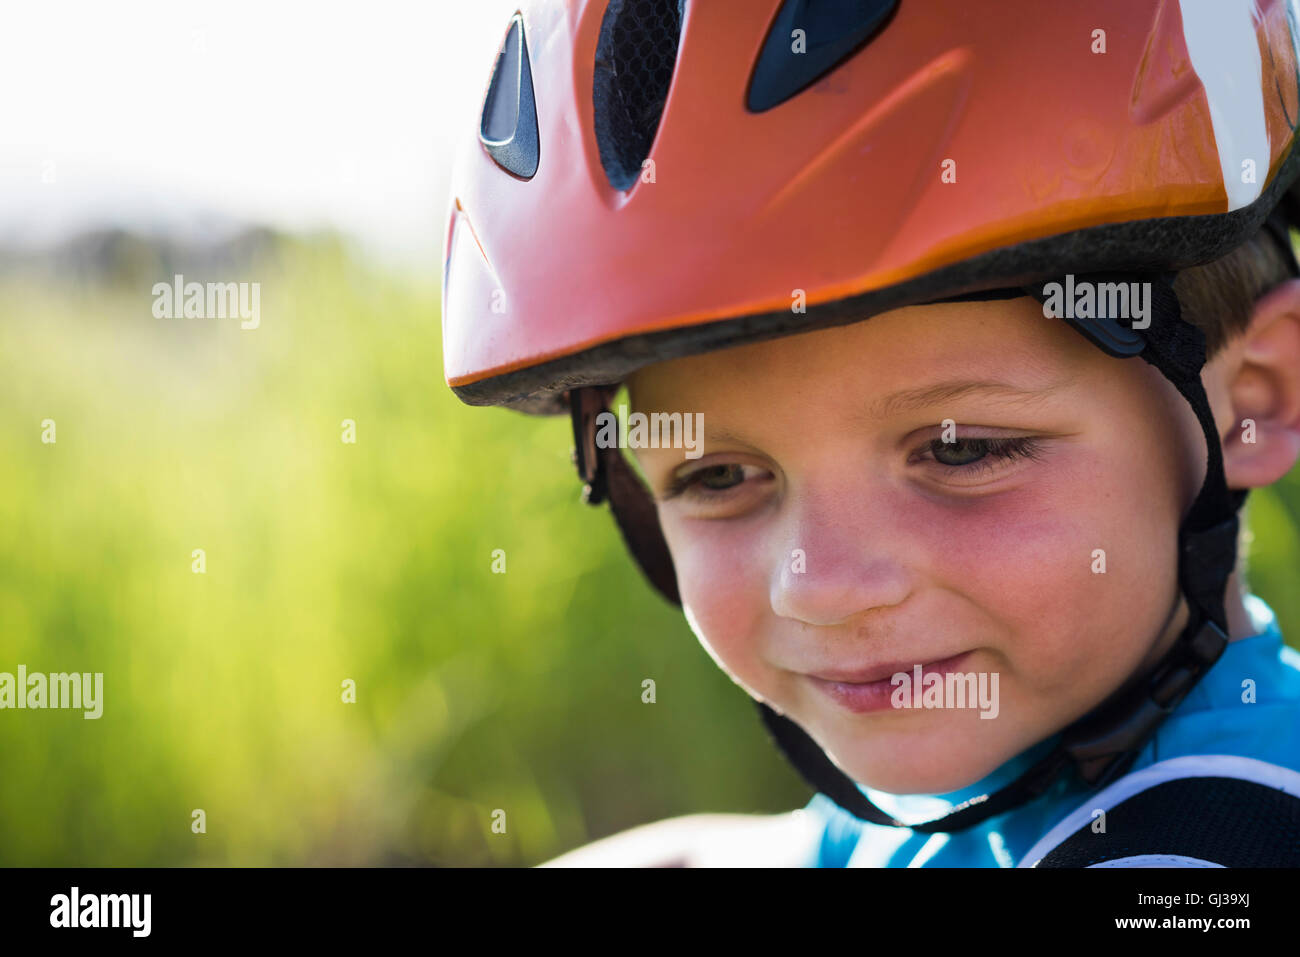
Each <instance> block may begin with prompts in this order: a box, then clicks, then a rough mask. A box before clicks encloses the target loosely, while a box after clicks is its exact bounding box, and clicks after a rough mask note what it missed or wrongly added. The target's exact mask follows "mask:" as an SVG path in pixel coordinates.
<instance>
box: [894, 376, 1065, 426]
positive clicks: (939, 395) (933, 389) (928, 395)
mask: <svg viewBox="0 0 1300 957" xmlns="http://www.w3.org/2000/svg"><path fill="white" fill-rule="evenodd" d="M1068 381H1069V380H1068V379H1063V380H1059V381H1056V382H1050V383H1048V384H1047V385H1045V386H1043V387H1042V388H1038V389H1025V388H1022V387H1020V386H1016V385H1012V384H1011V383H1009V382H1000V381H996V380H970V379H953V380H950V381H947V382H939V383H936V384H935V385H931V386H925V387H923V388H919V389H904V390H902V391H900V392H894V393H892V394H891V395H887V396H885V397H884V398H883V399H878V400H876V402H875V403H873V404H872V406H871V417H872V418H877V419H886V418H889V417H890V416H891V415H898V414H899V413H900V412H910V411H912V410H914V409H923V408H927V407H930V406H934V405H939V404H940V403H943V402H953V401H956V400H957V399H964V398H967V397H969V396H972V395H982V396H984V397H986V398H990V399H1005V400H1007V401H1010V402H1013V403H1017V404H1019V403H1028V402H1032V401H1035V400H1041V399H1045V398H1047V397H1048V396H1049V395H1050V394H1051V393H1052V392H1055V391H1056V390H1057V389H1059V388H1060V387H1061V386H1063V385H1065V384H1066V382H1068Z"/></svg>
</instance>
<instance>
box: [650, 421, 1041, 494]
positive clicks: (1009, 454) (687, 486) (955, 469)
mask: <svg viewBox="0 0 1300 957" xmlns="http://www.w3.org/2000/svg"><path fill="white" fill-rule="evenodd" d="M957 441H958V442H965V443H970V444H974V443H978V444H979V446H980V447H981V448H983V449H984V454H983V455H981V456H980V457H979V458H978V459H976V460H975V461H974V462H969V463H967V464H966V465H944V464H943V463H942V462H936V463H935V464H936V465H939V466H940V468H942V469H943V471H944V472H945V473H947V474H949V475H964V476H972V477H973V476H977V475H980V474H983V473H985V472H988V471H989V470H991V469H995V468H996V466H995V465H993V464H992V463H991V462H990V458H992V459H994V460H1001V461H1012V460H1014V459H1021V458H1023V459H1031V460H1035V461H1037V460H1038V459H1039V458H1040V457H1041V453H1042V444H1041V443H1040V442H1039V441H1038V440H1037V439H1034V438H1032V437H1031V436H1027V435H1024V436H1015V437H1012V438H963V439H958V440H957ZM947 444H950V443H945V442H944V441H943V440H942V439H931V440H930V441H929V442H927V443H926V444H925V446H923V447H922V450H923V451H929V452H932V453H933V451H934V450H936V449H942V448H943V447H944V446H945V445H947ZM735 464H736V463H726V464H723V465H712V466H707V467H705V468H702V469H696V470H695V471H694V472H689V473H687V474H686V475H683V476H679V477H674V478H673V479H672V482H671V484H670V485H669V487H668V489H667V491H665V492H664V494H663V499H664V500H667V499H671V498H677V497H678V496H679V495H688V496H696V497H699V498H708V499H720V498H722V497H724V496H726V495H729V494H731V493H732V492H734V491H735V490H736V489H738V488H740V486H741V485H743V484H744V483H743V481H742V482H740V483H737V484H736V485H733V486H731V488H728V489H722V490H718V491H713V492H709V491H705V490H703V489H702V488H701V487H700V482H701V480H702V478H703V476H704V475H705V474H706V473H708V472H710V471H712V470H713V469H717V468H726V467H729V466H733V465H735ZM738 467H740V468H744V466H738Z"/></svg>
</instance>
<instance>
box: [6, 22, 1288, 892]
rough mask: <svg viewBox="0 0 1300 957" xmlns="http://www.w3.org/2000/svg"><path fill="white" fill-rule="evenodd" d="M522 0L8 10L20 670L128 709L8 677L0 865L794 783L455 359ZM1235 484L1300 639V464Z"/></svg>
mask: <svg viewBox="0 0 1300 957" xmlns="http://www.w3.org/2000/svg"><path fill="white" fill-rule="evenodd" d="M514 7H515V5H514V3H513V2H507V3H501V2H497V0H474V2H459V0H457V2H452V0H435V2H433V3H428V2H418V3H417V2H410V3H403V2H394V0H380V2H374V3H370V4H367V5H366V6H365V7H364V9H358V10H357V11H356V12H355V13H353V14H351V15H349V16H339V15H338V14H337V13H334V12H332V11H331V12H329V13H325V12H323V10H322V8H321V7H320V6H319V5H317V4H307V3H302V4H295V3H274V4H266V3H255V2H223V3H220V4H218V3H185V4H180V3H170V2H167V3H164V2H159V3H147V2H141V0H131V2H126V3H123V4H116V5H103V4H95V3H90V2H82V3H61V2H51V3H43V4H32V5H24V6H21V7H18V8H15V9H11V10H7V11H6V28H5V30H4V31H3V32H2V33H0V117H2V118H3V122H0V463H2V464H0V671H9V672H14V671H16V669H17V666H18V665H19V664H24V665H26V667H27V669H28V671H29V672H37V671H44V672H60V671H83V672H84V671H89V672H103V673H104V713H103V717H102V718H100V719H99V720H95V721H87V720H85V719H84V718H83V717H82V713H81V712H80V711H76V710H69V711H53V710H47V711H12V710H5V711H0V865H92V866H100V865H325V864H354V865H364V864H398V865H402V864H411V865H519V864H535V863H538V862H540V861H543V860H545V859H548V858H550V857H553V856H555V855H557V854H559V853H561V852H563V851H566V850H569V849H571V848H573V847H576V846H578V845H580V844H583V843H586V842H587V841H590V840H592V839H595V838H598V837H602V836H605V835H608V834H611V833H614V832H616V831H620V830H623V829H625V828H628V827H632V826H635V825H638V824H642V823H646V822H649V821H653V820H658V819H660V818H664V817H669V816H674V815H678V814H688V813H695V812H706V811H735V812H777V811H783V810H789V809H792V808H795V807H799V806H802V805H803V804H804V803H806V802H807V800H808V798H809V796H810V794H809V791H808V790H807V789H806V788H805V787H804V786H803V785H802V783H801V782H800V781H799V780H798V778H797V777H796V776H795V775H794V773H793V771H791V770H790V769H789V768H788V767H787V766H786V765H785V763H784V761H783V760H782V759H781V758H780V757H779V756H778V755H777V752H776V751H775V750H774V748H773V747H772V746H771V745H770V744H769V743H768V741H767V739H766V737H765V736H764V734H763V732H762V730H761V726H760V724H759V722H758V720H757V717H756V714H755V711H754V708H753V705H752V704H751V702H750V701H749V699H748V698H747V697H746V696H745V695H744V693H743V692H741V691H740V690H739V689H738V688H736V687H735V686H733V685H732V684H731V682H730V681H729V680H728V679H727V678H726V676H725V675H723V674H722V673H721V672H720V671H719V670H718V669H717V668H716V667H715V666H714V664H713V662H712V661H711V660H710V659H709V658H708V656H707V655H706V654H705V652H704V651H703V650H702V649H701V648H700V647H699V645H698V643H697V642H696V641H695V639H694V637H693V636H692V635H691V633H690V631H689V629H688V628H687V626H686V625H685V623H684V621H683V620H682V619H681V616H680V614H679V613H678V612H677V611H676V610H674V609H672V608H670V607H669V606H667V605H665V604H664V603H663V602H662V601H660V600H659V599H658V598H657V597H656V596H655V595H654V594H653V593H652V592H651V590H650V588H649V587H648V586H647V585H645V584H644V583H643V582H642V580H641V579H640V577H639V575H638V573H637V572H636V571H635V570H634V568H633V566H632V564H631V561H630V559H628V558H627V557H626V556H625V553H624V551H623V548H622V545H621V543H620V542H619V540H618V536H617V533H616V532H615V530H614V526H613V523H612V521H611V520H610V518H609V516H608V515H607V514H606V512H605V511H604V509H601V510H595V509H588V508H586V507H584V506H582V505H581V504H580V503H579V498H578V496H579V487H578V484H577V480H576V477H575V475H574V473H573V469H572V466H571V464H570V459H569V455H570V449H571V445H572V441H571V435H570V432H569V425H568V423H567V421H565V420H561V419H544V420H541V419H532V418H527V417H524V416H522V415H519V414H517V413H509V412H505V411H502V410H495V409H494V410H484V409H471V408H469V407H467V406H464V405H462V404H461V403H460V402H459V400H457V399H456V398H454V396H452V394H451V393H450V391H449V390H448V389H447V388H446V386H445V385H444V384H443V378H442V357H441V354H440V348H439V346H440V321H439V315H438V300H439V283H440V278H441V277H440V256H441V243H442V235H443V226H444V215H445V204H446V190H447V184H448V174H449V171H450V164H451V159H452V152H453V148H454V145H455V143H456V142H457V141H458V140H459V139H460V138H461V137H463V136H465V135H467V134H468V135H472V132H473V130H474V128H475V123H476V118H477V112H478V110H479V108H480V106H481V95H482V91H483V89H484V87H485V84H486V82H487V78H488V73H489V70H490V68H491V64H492V60H493V57H494V55H495V52H496V48H497V46H498V44H499V42H500V40H501V37H502V35H503V32H504V30H505V27H506V24H507V21H508V19H509V16H510V14H511V13H512V12H513V10H514ZM176 273H182V274H184V275H185V277H186V279H187V280H188V281H200V282H207V281H220V282H258V283H259V284H260V288H261V303H260V314H261V321H260V325H259V327H258V328H257V329H255V330H254V329H249V330H245V329H241V328H240V326H239V322H238V320H221V319H196V320H188V321H186V320H176V321H167V320H161V319H158V318H156V317H155V316H154V315H153V312H152V305H153V293H152V287H153V285H154V283H156V282H160V281H161V282H168V281H170V280H171V277H172V276H173V275H174V274H176ZM46 419H52V420H54V421H55V423H56V428H57V432H56V436H57V441H56V442H54V443H53V444H50V443H45V442H42V441H41V436H42V432H43V426H42V423H43V422H44V420H46ZM345 419H351V420H353V421H354V422H355V424H356V425H355V428H356V442H355V444H347V443H344V442H343V441H342V440H341V438H342V435H341V433H342V422H343V420H345ZM1250 509H1251V511H1250V515H1251V525H1252V529H1253V533H1254V535H1255V539H1254V542H1253V545H1252V550H1251V554H1252V560H1251V582H1252V585H1253V586H1254V590H1255V592H1256V593H1257V594H1259V595H1260V596H1261V597H1263V598H1264V599H1265V600H1266V601H1268V602H1270V603H1271V604H1272V606H1273V607H1274V609H1275V610H1276V611H1277V612H1278V613H1279V616H1280V617H1281V620H1282V626H1283V629H1284V633H1286V634H1287V635H1288V637H1289V638H1290V639H1291V640H1292V641H1295V640H1296V639H1297V638H1300V595H1298V594H1297V592H1296V589H1295V576H1296V569H1297V567H1300V538H1298V536H1297V528H1298V525H1297V521H1298V516H1300V487H1298V486H1297V483H1296V481H1295V478H1294V475H1293V476H1292V477H1291V478H1289V479H1288V480H1287V481H1286V482H1284V483H1283V484H1282V485H1281V486H1279V487H1278V488H1277V489H1275V490H1267V491H1264V492H1261V493H1256V494H1254V495H1253V496H1252V504H1251V506H1250ZM195 549H203V550H204V553H205V564H206V569H205V571H204V573H203V574H195V573H194V572H193V570H192V562H193V558H192V554H193V551H194V550H195ZM496 549H501V550H503V551H504V552H505V556H506V569H507V570H506V573H505V574H494V573H493V572H492V563H493V552H494V550H496ZM645 678H653V679H654V680H655V681H656V683H657V703H656V704H655V705H654V706H647V705H645V704H643V703H642V702H641V682H642V681H643V680H644V679H645ZM348 679H351V680H352V681H354V682H355V684H356V703H355V704H345V703H343V701H342V700H341V698H342V692H341V687H342V683H343V682H344V681H345V680H348ZM195 809H202V810H203V811H204V812H205V815H206V833H203V834H195V833H193V832H192V830H191V820H192V818H191V815H192V812H193V811H194V810H195ZM497 809H501V810H504V811H505V812H506V821H507V827H506V831H505V833H503V834H502V833H494V832H493V829H492V822H493V812H494V811H496V810H497Z"/></svg>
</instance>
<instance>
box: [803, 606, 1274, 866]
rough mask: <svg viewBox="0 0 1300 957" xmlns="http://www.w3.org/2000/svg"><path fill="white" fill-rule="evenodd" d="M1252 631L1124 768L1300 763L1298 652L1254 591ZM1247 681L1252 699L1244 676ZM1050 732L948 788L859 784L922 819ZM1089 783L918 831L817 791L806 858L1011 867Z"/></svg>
mask: <svg viewBox="0 0 1300 957" xmlns="http://www.w3.org/2000/svg"><path fill="white" fill-rule="evenodd" d="M1243 600H1244V602H1245V605H1246V610H1247V611H1248V612H1249V613H1250V617H1251V619H1252V621H1253V622H1254V626H1255V631H1256V634H1254V635H1253V636H1251V637H1249V638H1240V639H1238V640H1236V641H1232V642H1229V644H1228V646H1227V648H1226V649H1224V652H1223V656H1222V657H1221V658H1220V659H1219V660H1218V661H1217V662H1215V664H1214V667H1213V668H1211V669H1210V671H1209V673H1208V674H1207V675H1206V676H1205V677H1204V678H1202V679H1201V680H1200V681H1199V682H1198V683H1197V685H1196V687H1194V688H1193V689H1192V690H1191V691H1190V692H1189V693H1188V695H1187V697H1186V698H1184V699H1183V702H1182V703H1181V704H1180V705H1179V706H1178V708H1177V709H1176V710H1175V711H1174V713H1173V714H1171V715H1170V716H1169V717H1168V718H1166V719H1165V721H1164V723H1163V724H1162V725H1161V726H1160V728H1159V729H1158V730H1157V731H1156V733H1155V735H1153V736H1152V738H1151V740H1150V741H1148V742H1147V745H1146V747H1145V748H1143V750H1142V752H1141V753H1140V754H1139V755H1138V757H1137V759H1136V760H1135V761H1134V763H1133V764H1132V766H1131V767H1130V768H1129V773H1131V772H1133V771H1137V770H1140V769H1141V768H1144V767H1147V766H1149V765H1151V764H1154V763H1155V762H1157V761H1165V760H1168V759H1169V758H1176V757H1182V756H1184V755H1193V754H1230V755H1240V756H1242V757H1248V758H1255V759H1257V760H1259V761H1267V762H1269V763H1271V764H1277V765H1281V766H1282V767H1285V768H1290V769H1292V770H1296V771H1300V734H1298V733H1297V728H1300V653H1297V652H1296V651H1295V650H1293V649H1292V648H1289V647H1287V646H1286V645H1285V644H1283V642H1282V632H1281V630H1280V629H1279V627H1278V623H1277V616H1276V615H1275V614H1274V613H1273V610H1272V609H1271V608H1269V607H1268V605H1267V604H1265V603H1264V601H1263V600H1262V599H1260V598H1258V597H1256V596H1254V595H1246V596H1245V598H1244V599H1243ZM1247 681H1250V682H1253V687H1254V699H1255V700H1254V702H1253V703H1248V701H1243V700H1242V699H1243V698H1247V699H1248V698H1249V695H1247V694H1246V691H1245V689H1246V688H1247V687H1248V686H1247V685H1245V684H1244V683H1245V682H1247ZM1056 741H1057V736H1055V735H1054V736H1053V737H1051V738H1048V739H1046V740H1044V741H1041V742H1039V743H1038V744H1037V745H1035V746H1034V747H1032V748H1030V749H1029V750H1027V751H1024V752H1022V753H1021V754H1019V755H1017V756H1016V757H1014V758H1012V759H1011V760H1010V761H1008V762H1007V763H1006V764H1004V765H1002V766H1001V767H999V768H998V769H997V770H995V771H994V772H993V773H992V774H990V775H989V776H988V777H986V778H984V779H983V780H981V781H977V782H976V783H975V784H972V785H971V786H970V787H967V788H963V789H962V790H960V791H953V792H951V793H948V794H939V795H930V794H903V795H899V794H888V793H886V792H884V791H876V790H874V789H872V788H867V787H862V786H861V785H859V789H860V790H861V791H862V793H863V794H865V795H866V796H867V798H868V799H869V800H870V801H871V802H872V803H873V804H875V805H876V806H877V807H879V808H881V809H882V810H885V811H888V812H889V813H890V814H892V815H893V816H894V817H896V818H898V819H900V820H903V821H913V822H920V821H924V820H930V819H932V818H935V817H938V816H939V815H940V814H943V813H945V812H946V811H948V810H950V809H951V808H952V807H954V806H956V805H957V804H960V803H961V802H963V801H966V800H968V799H970V798H972V797H976V796H978V795H980V794H988V793H991V792H992V791H996V790H997V789H998V788H1000V787H1002V786H1003V785H1005V784H1009V783H1011V782H1012V781H1014V780H1015V779H1016V778H1017V777H1018V776H1019V775H1020V774H1022V773H1023V772H1024V771H1025V770H1026V769H1027V768H1029V767H1030V766H1031V765H1032V764H1033V763H1034V762H1035V761H1037V760H1038V759H1039V758H1041V757H1043V756H1044V755H1045V754H1046V753H1047V752H1048V751H1050V750H1051V748H1052V747H1053V746H1055V744H1056ZM1089 793H1092V789H1090V788H1089V787H1088V786H1087V785H1086V784H1084V783H1082V782H1081V781H1078V780H1077V779H1075V777H1074V776H1071V775H1062V776H1061V778H1060V779H1059V780H1057V781H1056V783H1055V784H1054V785H1053V786H1052V787H1051V788H1050V789H1049V790H1048V791H1047V792H1046V793H1045V794H1043V795H1041V796H1040V797H1038V798H1036V799H1034V800H1032V801H1030V802H1028V803H1026V804H1024V805H1021V806H1020V807H1018V808H1013V809H1012V810H1010V811H1007V812H1005V813H1004V814H1000V815H998V816H997V817H992V818H989V819H988V820H986V821H983V822H982V823H980V824H978V825H976V826H975V827H972V828H969V829H967V830H964V831H956V832H954V833H951V834H945V833H939V834H918V833H916V832H914V831H912V830H911V829H909V828H904V827H887V826H884V825H879V824H867V823H865V822H863V821H859V820H858V819H857V818H855V817H853V816H852V815H851V814H849V813H848V812H847V811H844V810H842V809H840V808H839V807H838V806H837V805H836V804H835V803H834V802H833V801H831V799H830V798H828V797H826V796H825V795H824V794H818V795H816V796H814V797H813V799H812V801H810V802H809V803H808V805H807V807H806V808H805V809H804V810H805V812H806V813H808V814H812V815H815V817H816V819H817V821H818V826H819V828H820V830H821V840H820V842H819V843H818V846H817V848H816V850H815V852H814V855H813V858H812V859H811V860H810V861H809V862H808V866H809V867H1015V866H1016V865H1017V864H1018V863H1020V860H1021V858H1022V857H1024V855H1025V854H1026V853H1028V851H1029V850H1030V848H1032V847H1033V845H1034V844H1035V842H1037V841H1038V839H1039V838H1041V837H1042V836H1043V835H1045V834H1046V833H1047V832H1048V831H1050V830H1051V829H1052V827H1053V826H1054V825H1055V824H1057V823H1058V822H1059V821H1061V820H1062V819H1063V818H1065V817H1066V816H1067V815H1068V814H1069V813H1070V812H1071V811H1073V810H1074V809H1075V808H1077V807H1078V806H1079V805H1080V804H1081V803H1083V801H1084V800H1085V799H1086V797H1087V795H1088V794H1089Z"/></svg>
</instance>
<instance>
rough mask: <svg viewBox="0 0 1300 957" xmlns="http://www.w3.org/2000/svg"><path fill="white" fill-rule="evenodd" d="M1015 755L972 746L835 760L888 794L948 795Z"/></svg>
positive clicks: (865, 783)
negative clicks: (982, 751) (974, 749)
mask: <svg viewBox="0 0 1300 957" xmlns="http://www.w3.org/2000/svg"><path fill="white" fill-rule="evenodd" d="M1013 756H1014V755H1012V754H1007V755H1006V756H1002V755H988V754H987V753H985V754H983V755H980V754H977V753H972V749H971V748H962V747H952V746H948V747H937V748H935V749H933V750H928V749H927V750H924V751H918V750H913V751H911V752H910V753H908V754H906V755H901V756H900V755H895V756H893V757H892V758H891V759H888V760H882V755H881V753H879V752H875V753H871V754H860V755H845V760H842V759H841V757H840V756H839V755H838V754H836V755H835V762H836V764H838V765H839V766H840V767H841V769H843V771H844V773H845V774H847V775H848V776H849V777H851V778H852V779H853V780H854V781H856V782H857V783H858V784H861V785H862V786H864V787H868V788H872V789H874V790H877V791H885V792H887V793H889V794H947V793H949V792H951V791H959V790H961V789H962V788H968V787H970V786H971V785H972V784H974V783H975V782H977V781H979V780H980V779H982V778H984V777H987V776H988V775H989V774H991V773H993V772H994V771H995V770H997V768H998V767H999V766H1001V765H1002V764H1003V763H1004V762H1005V761H1007V760H1010V758H1011V757H1013Z"/></svg>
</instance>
